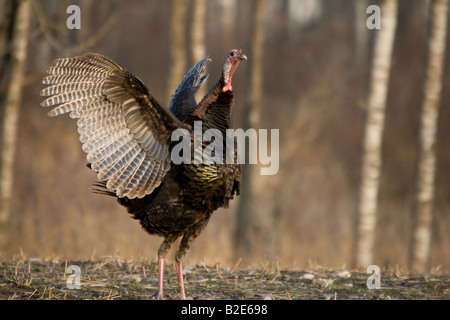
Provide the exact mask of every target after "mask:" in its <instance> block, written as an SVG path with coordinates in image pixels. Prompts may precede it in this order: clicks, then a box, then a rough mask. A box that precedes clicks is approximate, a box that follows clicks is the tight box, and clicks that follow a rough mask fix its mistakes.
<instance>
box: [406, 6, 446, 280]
mask: <svg viewBox="0 0 450 320" xmlns="http://www.w3.org/2000/svg"><path fill="white" fill-rule="evenodd" d="M447 12H448V0H434V1H433V7H432V17H431V19H432V25H431V36H430V39H429V45H428V46H429V49H428V50H429V52H428V66H427V72H426V82H425V88H424V100H423V105H422V115H421V123H420V154H419V163H418V168H417V170H418V172H417V194H416V199H415V201H416V205H415V210H416V218H417V221H416V230H415V231H414V247H413V262H412V268H413V269H414V270H415V271H418V272H424V271H425V270H426V267H427V262H428V258H429V255H430V244H431V222H432V219H433V200H434V180H435V172H436V153H435V142H436V132H437V124H438V115H439V102H440V94H441V91H442V74H443V71H444V55H445V40H446V35H447Z"/></svg>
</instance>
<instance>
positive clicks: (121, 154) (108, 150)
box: [41, 53, 185, 198]
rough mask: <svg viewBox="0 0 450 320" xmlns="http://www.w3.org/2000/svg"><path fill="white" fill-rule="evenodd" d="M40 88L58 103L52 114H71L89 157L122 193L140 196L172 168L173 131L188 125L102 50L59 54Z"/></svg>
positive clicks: (52, 103) (52, 102)
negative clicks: (88, 52)
mask: <svg viewBox="0 0 450 320" xmlns="http://www.w3.org/2000/svg"><path fill="white" fill-rule="evenodd" d="M54 64H55V65H54V66H53V67H51V68H49V69H48V73H49V74H50V75H49V76H47V77H45V78H44V79H43V83H44V84H46V85H49V86H48V87H47V88H45V89H43V90H42V91H41V95H42V96H51V97H50V98H48V99H46V100H45V101H43V102H42V103H41V105H42V106H44V107H48V106H56V105H58V106H56V107H55V108H54V109H53V110H51V111H50V112H49V116H57V115H60V114H64V113H70V117H71V118H77V119H79V120H78V122H77V125H78V132H79V134H80V141H81V142H82V144H83V150H84V151H85V152H86V153H87V161H88V162H89V164H90V167H91V168H92V170H94V171H95V172H97V173H98V179H99V180H100V181H105V183H106V187H107V188H108V189H109V190H111V191H113V192H115V193H116V195H117V196H118V197H128V198H136V197H138V198H142V197H144V196H145V195H147V194H149V193H151V192H152V191H153V190H154V189H155V188H156V187H157V186H158V185H159V184H160V183H161V180H162V178H163V177H164V176H165V174H166V173H167V171H168V170H169V169H170V154H169V142H170V137H171V134H172V131H173V130H175V129H177V128H181V127H184V126H185V125H183V124H182V123H181V122H180V121H178V120H177V119H176V118H175V117H174V116H173V115H172V114H171V113H170V112H168V111H167V109H165V108H162V107H161V106H160V105H159V103H158V102H157V101H156V100H155V98H153V97H152V96H151V94H150V93H149V91H148V89H147V88H146V87H145V86H144V84H143V83H142V82H141V81H140V80H139V79H138V78H136V77H135V76H133V75H132V74H131V73H129V72H128V71H127V70H125V69H124V68H123V67H121V66H120V65H119V64H117V63H115V62H114V61H112V60H111V59H109V58H107V57H104V56H102V55H99V54H94V53H91V54H85V55H82V56H78V57H75V58H64V59H58V60H56V61H55V63H54Z"/></svg>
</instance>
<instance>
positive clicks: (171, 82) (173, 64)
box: [166, 0, 186, 104]
mask: <svg viewBox="0 0 450 320" xmlns="http://www.w3.org/2000/svg"><path fill="white" fill-rule="evenodd" d="M171 6H172V8H171V14H170V36H169V43H170V48H169V54H170V60H169V79H168V85H167V95H166V98H167V101H166V103H167V104H169V101H170V99H171V97H172V94H173V92H174V91H175V89H176V88H177V85H178V83H179V82H180V81H181V79H183V76H184V73H185V68H186V42H185V37H184V29H185V28H186V2H185V0H172V1H171Z"/></svg>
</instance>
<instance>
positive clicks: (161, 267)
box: [155, 256, 164, 300]
mask: <svg viewBox="0 0 450 320" xmlns="http://www.w3.org/2000/svg"><path fill="white" fill-rule="evenodd" d="M163 274H164V257H161V256H158V292H157V293H156V295H155V297H156V299H158V300H162V299H164V293H163Z"/></svg>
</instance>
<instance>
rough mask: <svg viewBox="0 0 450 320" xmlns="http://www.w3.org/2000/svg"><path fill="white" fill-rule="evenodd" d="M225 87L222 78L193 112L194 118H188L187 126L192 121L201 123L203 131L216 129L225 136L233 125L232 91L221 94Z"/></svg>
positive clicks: (191, 123)
mask: <svg viewBox="0 0 450 320" xmlns="http://www.w3.org/2000/svg"><path fill="white" fill-rule="evenodd" d="M224 86H225V81H224V76H223V75H222V77H221V78H220V80H219V81H218V82H217V84H216V85H215V86H214V87H213V88H212V89H211V90H210V91H209V92H208V94H207V95H206V96H205V97H204V98H203V100H202V101H201V102H200V105H199V108H198V109H197V110H195V111H194V112H193V114H192V115H193V116H194V117H189V124H190V125H193V122H194V121H199V120H201V121H202V126H203V130H208V129H211V128H214V129H218V130H220V131H221V132H222V134H225V132H226V129H229V128H231V127H232V125H233V105H234V95H233V91H231V90H229V91H226V92H223V87H224Z"/></svg>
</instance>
